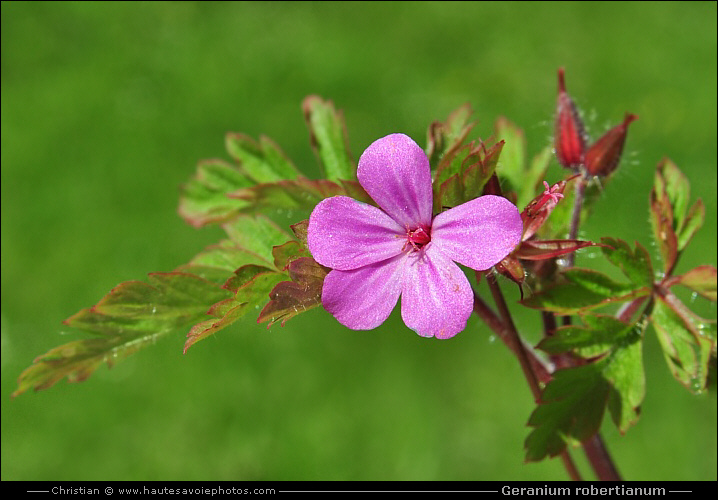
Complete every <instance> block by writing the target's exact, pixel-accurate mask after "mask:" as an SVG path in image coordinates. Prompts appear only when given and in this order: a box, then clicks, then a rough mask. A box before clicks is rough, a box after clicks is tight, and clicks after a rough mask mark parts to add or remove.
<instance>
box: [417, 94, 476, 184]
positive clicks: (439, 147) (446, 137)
mask: <svg viewBox="0 0 718 500" xmlns="http://www.w3.org/2000/svg"><path fill="white" fill-rule="evenodd" d="M472 114H473V111H472V110H471V105H469V104H468V103H467V104H464V105H462V106H461V107H459V108H457V109H456V110H454V111H453V112H452V113H451V114H450V115H449V116H448V117H447V118H446V120H445V121H443V122H438V121H436V122H433V123H432V124H431V125H429V129H428V130H427V133H426V156H428V157H429V164H430V165H431V169H432V170H437V169H438V166H439V162H440V161H442V159H443V158H444V156H445V155H447V154H451V153H452V152H453V151H454V150H456V149H457V148H459V147H461V145H462V143H463V142H464V140H465V139H466V137H467V136H468V135H469V132H470V131H471V129H472V128H473V127H474V123H473V122H470V121H469V119H470V118H471V115H472ZM454 173H455V172H453V173H450V174H449V175H446V176H445V179H448V178H449V177H451V175H453V174H454ZM445 179H444V180H445ZM442 182H443V181H442Z"/></svg>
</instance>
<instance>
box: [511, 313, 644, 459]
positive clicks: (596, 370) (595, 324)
mask: <svg viewBox="0 0 718 500" xmlns="http://www.w3.org/2000/svg"><path fill="white" fill-rule="evenodd" d="M583 320H584V323H585V325H586V326H585V327H574V326H571V327H565V328H561V329H559V330H557V331H556V334H555V335H556V337H557V338H556V339H555V340H552V339H551V338H549V339H545V340H544V341H542V343H541V345H540V347H542V348H544V349H545V350H547V351H548V352H550V353H560V352H566V351H568V350H574V349H578V350H586V349H590V350H591V351H593V352H594V353H596V352H598V353H601V354H602V356H601V357H600V358H599V359H597V360H595V361H593V362H591V363H588V364H586V365H583V366H579V367H575V368H567V369H562V370H558V371H557V372H555V374H554V378H553V379H552V380H551V381H550V382H549V383H548V384H547V385H546V387H545V388H544V391H543V393H542V394H541V403H540V404H539V406H538V407H537V408H536V409H535V410H534V412H533V413H532V414H531V417H530V418H529V425H530V426H533V427H534V430H533V431H532V432H531V433H530V434H529V436H528V437H527V438H526V442H525V447H526V460H528V461H538V460H541V459H543V458H544V457H546V456H547V455H548V456H556V455H558V454H559V453H561V452H562V451H563V450H564V449H565V447H566V444H567V441H570V440H577V441H585V440H586V439H588V438H590V437H591V436H593V435H594V434H595V433H596V432H598V430H599V428H600V425H601V421H602V419H603V415H604V412H605V409H606V408H608V410H609V413H610V414H611V418H612V420H613V422H614V423H615V425H616V426H617V427H618V429H619V430H620V431H621V432H622V433H623V432H626V430H628V427H629V426H630V425H631V424H633V423H635V422H636V421H637V420H638V414H639V409H640V405H641V403H642V402H643V398H644V396H645V376H644V371H643V360H642V354H641V339H642V337H643V330H644V329H645V325H646V321H643V320H642V321H640V322H639V323H634V324H624V323H622V322H620V321H618V320H617V319H615V318H613V317H611V316H591V315H586V316H584V317H583Z"/></svg>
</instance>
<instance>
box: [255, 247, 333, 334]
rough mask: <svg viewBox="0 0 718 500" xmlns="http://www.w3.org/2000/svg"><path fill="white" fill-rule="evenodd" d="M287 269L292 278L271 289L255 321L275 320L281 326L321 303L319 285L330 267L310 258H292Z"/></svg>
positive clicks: (270, 323)
mask: <svg viewBox="0 0 718 500" xmlns="http://www.w3.org/2000/svg"><path fill="white" fill-rule="evenodd" d="M287 271H288V273H289V276H290V277H291V279H292V281H283V282H281V283H279V284H277V286H276V287H274V289H273V290H272V291H271V292H270V294H269V298H270V299H271V300H270V302H269V303H268V304H267V305H266V306H265V307H264V309H262V312H261V313H260V314H259V317H258V318H257V323H263V322H265V321H268V322H269V325H268V326H271V325H273V324H274V323H276V322H277V321H281V322H282V325H284V323H285V322H286V321H287V320H288V319H290V318H293V317H294V316H296V315H297V314H300V313H302V312H305V311H308V310H309V309H312V308H314V307H316V306H318V305H320V304H321V303H322V285H323V284H324V278H325V276H326V275H327V274H328V273H329V271H330V269H328V268H326V267H324V266H321V265H319V264H318V263H317V262H315V261H314V259H312V258H311V257H300V258H298V259H295V260H293V261H291V262H290V263H289V265H288V267H287Z"/></svg>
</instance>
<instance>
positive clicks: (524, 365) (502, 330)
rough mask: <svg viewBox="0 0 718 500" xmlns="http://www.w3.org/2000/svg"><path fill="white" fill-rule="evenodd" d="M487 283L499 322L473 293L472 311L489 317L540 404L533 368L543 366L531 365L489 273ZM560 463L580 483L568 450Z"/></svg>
mask: <svg viewBox="0 0 718 500" xmlns="http://www.w3.org/2000/svg"><path fill="white" fill-rule="evenodd" d="M487 281H488V283H489V289H490V290H491V295H492V296H493V298H494V302H495V303H496V307H497V308H498V310H499V315H500V316H501V320H500V321H499V318H497V317H496V315H495V314H494V313H493V311H491V309H489V308H488V306H486V304H484V303H483V301H482V300H481V299H480V298H479V297H478V296H477V295H476V293H475V292H474V310H475V311H476V310H477V309H480V310H481V313H478V312H477V314H479V315H480V316H482V317H490V319H491V322H492V323H493V324H494V325H495V326H496V329H494V328H492V329H494V331H496V333H497V334H498V335H499V336H500V337H501V338H502V340H504V342H506V343H507V344H508V345H509V347H510V348H511V350H512V351H514V353H515V354H516V356H517V357H518V359H519V363H520V364H521V369H522V370H523V372H524V377H526V381H527V382H528V384H529V387H530V388H531V393H532V394H533V396H534V401H535V402H536V404H540V403H541V386H540V385H539V376H538V375H537V374H536V372H535V371H534V366H537V365H538V366H541V367H542V368H544V367H543V364H540V363H538V362H537V359H538V358H535V355H534V360H533V363H532V358H531V357H530V356H529V352H532V351H529V350H528V349H527V348H526V346H525V345H524V343H523V341H522V340H521V337H520V336H519V333H518V331H517V330H516V325H514V321H513V318H512V317H511V312H510V311H509V308H508V306H507V305H506V300H505V299H504V295H503V293H501V288H500V287H499V284H498V283H497V281H496V277H495V276H494V274H492V273H489V274H488V275H487ZM488 323H489V321H487V324H488ZM490 326H491V325H490ZM544 369H545V368H544ZM545 375H548V373H546V374H545ZM561 461H562V462H563V465H564V467H565V468H566V471H567V472H568V475H569V477H570V478H571V479H572V480H574V481H581V474H580V473H579V471H578V469H577V468H576V465H575V464H574V462H573V459H572V458H571V455H570V454H569V452H568V450H566V449H564V450H563V451H562V452H561Z"/></svg>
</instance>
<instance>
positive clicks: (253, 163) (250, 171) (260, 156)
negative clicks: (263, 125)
mask: <svg viewBox="0 0 718 500" xmlns="http://www.w3.org/2000/svg"><path fill="white" fill-rule="evenodd" d="M225 146H226V148H227V153H229V155H230V156H231V157H232V158H233V159H234V160H235V161H236V162H237V164H238V165H239V166H240V168H241V169H242V171H243V172H244V173H245V174H246V175H247V176H248V177H249V178H250V179H252V180H253V181H254V182H255V183H263V182H276V181H280V180H283V179H294V178H295V177H297V176H298V175H299V171H298V170H297V167H295V166H294V165H293V164H292V162H291V161H290V160H289V159H288V158H287V157H286V155H285V154H284V153H283V152H282V150H281V149H279V146H277V145H276V144H275V143H274V142H272V140H271V139H269V138H267V137H265V136H261V137H260V138H259V142H257V141H255V140H254V139H252V138H251V137H249V136H248V135H245V134H239V133H233V132H230V133H228V134H227V135H226V136H225Z"/></svg>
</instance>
